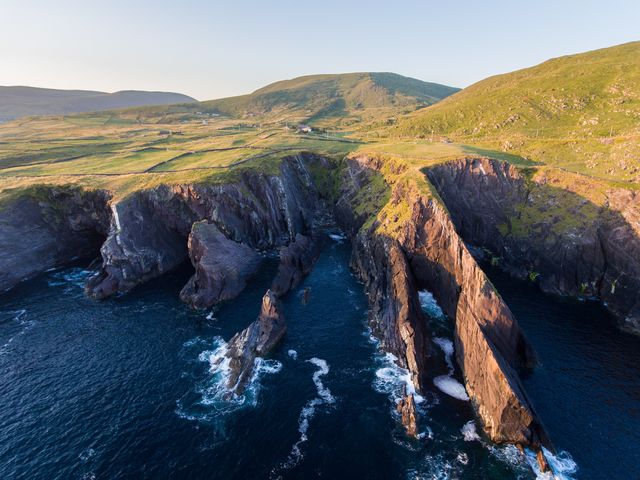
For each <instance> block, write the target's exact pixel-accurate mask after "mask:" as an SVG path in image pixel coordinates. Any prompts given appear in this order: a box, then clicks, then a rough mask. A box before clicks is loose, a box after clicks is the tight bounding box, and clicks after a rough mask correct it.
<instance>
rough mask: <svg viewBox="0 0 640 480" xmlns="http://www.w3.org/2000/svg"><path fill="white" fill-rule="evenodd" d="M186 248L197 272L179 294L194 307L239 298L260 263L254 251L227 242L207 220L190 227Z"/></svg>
mask: <svg viewBox="0 0 640 480" xmlns="http://www.w3.org/2000/svg"><path fill="white" fill-rule="evenodd" d="M188 248H189V256H190V257H191V263H192V264H193V266H194V267H195V269H196V273H195V274H194V275H193V276H192V277H191V279H190V280H189V282H188V283H187V284H186V285H185V286H184V288H183V289H182V291H181V292H180V298H181V299H182V301H184V302H186V303H188V304H190V305H191V306H193V307H195V308H207V307H210V306H212V305H214V304H216V303H218V302H221V301H224V300H231V299H232V298H235V297H236V296H238V294H239V293H240V292H241V291H242V290H243V289H244V287H245V286H246V284H247V279H248V278H249V277H251V276H252V275H253V274H255V272H256V271H257V269H258V267H259V266H260V262H261V260H262V257H261V256H260V254H258V253H257V252H256V251H255V250H253V249H252V248H250V247H248V246H246V245H243V244H242V243H238V242H234V241H233V240H229V239H228V238H227V237H226V236H225V235H224V234H223V233H222V232H221V231H220V229H218V227H217V226H216V225H214V224H212V223H208V222H207V221H206V220H204V221H201V222H196V223H194V224H193V228H192V229H191V234H190V235H189V243H188Z"/></svg>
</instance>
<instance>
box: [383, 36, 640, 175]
mask: <svg viewBox="0 0 640 480" xmlns="http://www.w3.org/2000/svg"><path fill="white" fill-rule="evenodd" d="M390 131H391V132H392V134H393V135H408V136H414V137H416V136H417V137H424V138H427V137H431V136H436V137H443V136H446V137H450V138H452V139H454V140H455V141H457V142H460V143H464V144H469V145H474V146H478V147H481V148H490V149H494V150H496V149H497V150H503V151H505V152H508V153H512V154H516V155H520V156H523V157H527V158H529V159H531V160H533V161H536V162H543V163H545V164H548V165H554V166H557V167H561V168H567V169H569V170H571V171H575V172H580V173H585V174H589V175H592V176H596V177H600V178H608V179H614V180H624V181H638V180H639V179H640V155H639V153H640V42H633V43H628V44H625V45H620V46H617V47H612V48H607V49H602V50H596V51H593V52H587V53H583V54H579V55H570V56H566V57H561V58H556V59H552V60H549V61H547V62H544V63H542V64H540V65H537V66H535V67H532V68H527V69H524V70H519V71H516V72H512V73H508V74H504V75H498V76H495V77H491V78H488V79H486V80H483V81H481V82H478V83H476V84H475V85H472V86H470V87H468V88H466V89H464V90H463V91H461V92H458V93H457V94H455V95H453V96H451V97H448V98H447V99H445V100H444V101H442V102H440V103H438V104H436V105H433V106H430V107H428V108H425V109H422V110H419V111H418V112H415V113H414V114H411V115H409V116H408V117H407V118H405V119H403V120H401V121H400V122H399V123H398V125H397V126H393V127H390Z"/></svg>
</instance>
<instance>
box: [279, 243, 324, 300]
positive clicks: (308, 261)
mask: <svg viewBox="0 0 640 480" xmlns="http://www.w3.org/2000/svg"><path fill="white" fill-rule="evenodd" d="M319 255H320V244H319V242H318V240H317V239H314V238H312V237H310V236H306V235H301V234H297V235H296V237H295V239H294V241H293V242H291V243H290V244H289V245H287V246H286V247H283V248H281V250H280V264H279V265H278V273H277V275H276V277H275V278H274V279H273V283H272V284H271V291H272V292H273V293H274V294H275V295H276V296H278V297H282V296H283V295H285V294H286V293H287V292H289V291H290V290H292V289H294V288H295V287H297V286H298V285H299V284H300V282H301V281H302V279H303V278H304V277H305V276H307V275H308V274H309V272H311V269H312V268H313V265H314V264H315V262H316V260H317V259H318V256H319Z"/></svg>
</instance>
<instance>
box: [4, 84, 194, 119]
mask: <svg viewBox="0 0 640 480" xmlns="http://www.w3.org/2000/svg"><path fill="white" fill-rule="evenodd" d="M190 102H195V99H193V98H191V97H189V96H187V95H182V94H180V93H169V92H145V91H137V90H124V91H120V92H115V93H105V92H96V91H90V90H55V89H49V88H36V87H21V86H15V87H3V86H0V122H2V121H9V120H13V119H16V118H20V117H24V116H27V115H64V114H69V113H81V112H95V111H101V110H112V109H119V108H126V107H137V106H145V105H167V104H174V103H190Z"/></svg>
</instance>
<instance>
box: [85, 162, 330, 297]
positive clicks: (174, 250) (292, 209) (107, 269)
mask: <svg viewBox="0 0 640 480" xmlns="http://www.w3.org/2000/svg"><path fill="white" fill-rule="evenodd" d="M319 206H320V203H319V202H318V198H317V194H316V191H315V190H314V188H313V186H312V185H311V184H310V183H309V179H308V172H307V171H306V169H305V167H304V163H303V161H302V159H300V158H298V157H295V158H289V159H286V160H284V161H283V163H282V165H281V169H280V173H279V175H265V174H262V173H259V172H256V171H248V172H244V173H242V174H241V175H240V178H239V180H238V181H237V182H235V183H230V184H224V185H179V186H173V187H169V186H166V185H161V186H159V187H157V188H154V189H151V190H145V191H140V192H136V193H134V194H132V195H130V196H129V197H127V198H125V199H123V200H121V201H119V202H118V203H116V204H114V205H112V210H113V215H112V219H111V227H110V229H109V237H108V238H107V240H106V241H105V242H104V244H103V246H102V249H101V253H102V259H103V264H102V269H101V270H100V272H99V273H98V274H97V275H96V276H95V277H94V278H92V279H91V280H90V282H89V283H88V284H87V293H88V294H89V295H90V296H93V297H95V298H104V297H107V296H109V295H113V294H115V293H123V292H127V291H129V290H131V289H132V288H134V287H136V286H137V285H139V284H141V283H144V282H146V281H147V280H150V279H152V278H155V277H157V276H159V275H162V274H163V273H165V272H167V271H169V270H171V269H173V268H176V267H177V266H178V265H180V264H181V263H182V262H184V261H185V260H187V258H188V254H189V252H188V250H187V238H188V237H189V235H190V232H191V228H192V225H193V224H194V223H196V222H199V221H202V220H206V221H207V222H208V223H210V224H215V225H216V226H217V228H218V230H219V231H220V232H221V233H222V234H223V235H224V237H226V238H227V239H229V240H230V241H233V242H235V243H237V244H244V245H246V246H247V247H250V248H251V249H254V250H255V249H258V250H267V249H272V248H275V247H278V246H283V245H287V244H288V243H289V242H290V241H291V240H292V239H293V238H295V235H296V234H297V233H300V232H303V231H308V230H310V229H311V227H312V225H313V222H314V219H315V216H316V214H317V213H318V209H319ZM195 236H196V237H198V236H199V234H198V233H196V235H195ZM207 238H208V239H212V238H213V236H212V235H209V236H208V237H207ZM212 241H216V242H217V243H218V246H221V245H224V249H225V250H224V251H225V252H229V251H231V250H234V252H236V253H238V249H233V248H232V247H231V244H230V243H228V242H224V241H223V240H222V238H221V237H219V236H218V240H212ZM193 245H195V246H197V247H198V248H200V249H202V250H203V252H194V254H193V255H191V256H192V257H194V256H197V255H199V253H204V249H205V247H204V242H199V241H197V240H196V241H194V242H193ZM245 251H248V250H246V249H245ZM251 256H252V257H253V255H251ZM216 257H217V253H216V251H215V250H214V249H207V255H203V257H202V258H205V260H206V263H208V264H211V265H214V264H216V262H218V265H222V264H224V262H225V259H224V258H221V259H216ZM248 263H252V262H248ZM229 267H231V265H229ZM197 270H198V272H197V274H196V278H194V279H193V281H191V282H190V284H189V285H188V287H187V288H186V291H185V292H184V296H183V297H184V298H185V299H187V300H188V301H189V302H192V303H194V304H196V305H197V306H199V307H202V306H206V305H208V304H210V303H211V302H215V301H216V294H217V293H218V292H217V291H216V290H217V289H218V287H220V281H221V280H222V279H221V278H218V279H214V278H213V277H212V275H211V274H207V271H206V270H207V268H206V266H205V265H204V264H203V265H202V266H201V268H199V267H197ZM245 270H250V267H249V266H247V265H243V266H242V272H240V273H239V275H238V278H240V277H242V276H245V275H244V273H245ZM227 272H229V269H227ZM214 276H215V275H214ZM200 281H202V284H203V285H200V283H199V282H200ZM233 282H234V280H231V281H230V283H233ZM236 283H237V282H236ZM240 283H241V282H240ZM238 284H239V283H238ZM232 290H234V288H231V286H229V292H232ZM219 293H220V295H222V296H223V297H224V295H225V294H226V293H225V287H221V289H220V292H219ZM229 295H232V293H229Z"/></svg>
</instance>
